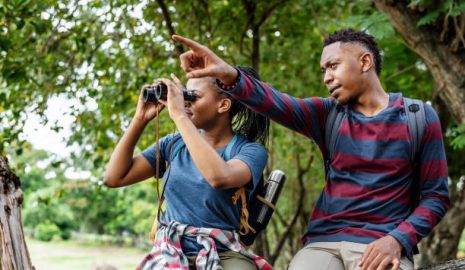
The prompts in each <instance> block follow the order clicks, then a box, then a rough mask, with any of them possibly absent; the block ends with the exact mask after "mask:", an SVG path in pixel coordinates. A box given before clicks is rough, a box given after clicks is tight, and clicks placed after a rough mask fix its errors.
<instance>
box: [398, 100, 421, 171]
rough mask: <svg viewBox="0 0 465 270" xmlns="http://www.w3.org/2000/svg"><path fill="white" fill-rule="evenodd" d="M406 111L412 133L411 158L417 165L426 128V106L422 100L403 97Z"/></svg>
mask: <svg viewBox="0 0 465 270" xmlns="http://www.w3.org/2000/svg"><path fill="white" fill-rule="evenodd" d="M403 100H404V107H405V113H406V115H407V125H408V129H409V133H410V139H411V142H412V147H411V149H410V159H411V160H412V162H413V164H414V165H415V164H416V163H417V162H419V160H418V159H419V158H420V156H419V154H420V150H421V141H422V139H423V133H425V128H426V114H425V106H424V104H423V102H422V101H421V100H418V99H411V98H405V97H404V98H403Z"/></svg>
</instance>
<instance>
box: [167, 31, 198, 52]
mask: <svg viewBox="0 0 465 270" xmlns="http://www.w3.org/2000/svg"><path fill="white" fill-rule="evenodd" d="M171 38H172V39H173V40H174V41H176V42H179V43H181V44H183V45H186V46H187V47H189V48H191V49H192V50H194V51H205V47H204V46H202V45H201V44H200V43H197V42H195V41H193V40H192V39H188V38H185V37H181V36H178V35H172V36H171Z"/></svg>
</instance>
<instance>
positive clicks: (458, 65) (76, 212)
mask: <svg viewBox="0 0 465 270" xmlns="http://www.w3.org/2000/svg"><path fill="white" fill-rule="evenodd" d="M346 27H353V28H356V29H364V30H367V31H368V32H369V33H370V34H372V35H374V36H375V37H376V38H377V40H378V41H379V43H380V46H381V48H382V49H383V60H384V65H383V71H382V73H381V81H382V82H383V84H384V85H383V86H384V87H385V89H386V90H387V91H389V92H402V93H404V94H405V95H407V96H411V97H415V98H420V99H423V100H425V101H426V100H429V101H431V102H432V104H433V106H434V107H435V108H436V109H437V110H438V112H439V115H440V118H441V121H442V124H443V131H444V135H445V138H446V144H447V155H448V163H449V167H450V190H451V195H452V202H453V207H452V209H451V211H450V214H448V216H446V218H445V220H444V225H443V224H441V225H439V226H438V227H437V228H436V229H435V230H434V232H433V233H432V234H431V236H430V237H429V238H428V239H425V240H424V241H423V242H422V244H421V253H422V256H420V257H418V262H419V263H420V264H427V263H430V262H439V261H443V260H446V259H450V258H454V257H455V256H456V254H457V251H458V247H459V240H460V236H461V233H462V231H463V228H464V226H465V216H464V215H463V214H460V213H463V210H465V199H464V190H463V181H464V175H465V170H464V168H465V166H464V165H465V164H464V163H465V161H464V160H463V158H461V155H463V153H464V147H465V135H464V133H465V132H464V131H465V109H464V108H465V106H464V104H465V73H464V72H465V39H464V35H465V3H464V2H463V1H454V0H447V1H428V0H412V1H373V2H370V1H364V0H359V1H327V0H317V1H303V0H294V1H290V0H287V1H286V0H282V1H277V0H268V1H260V0H254V1H252V0H243V1H238V0H232V1H227V0H223V1H208V0H196V1H163V0H157V1H123V0H106V1H105V0H102V1H71V0H63V1H58V2H57V1H49V0H44V1H34V0H29V1H28V0H11V1H2V2H1V4H0V67H1V73H0V131H1V132H0V151H1V152H2V155H7V156H8V157H9V159H10V165H11V166H13V167H14V169H15V171H16V173H17V174H18V176H19V177H20V179H21V181H22V189H23V191H24V193H25V201H24V203H23V204H24V208H23V209H24V211H23V219H24V225H25V226H26V228H28V229H29V230H30V231H31V233H32V232H33V233H34V235H35V237H37V238H40V239H43V240H49V239H51V238H52V237H54V236H55V235H57V236H59V237H61V238H63V239H67V238H69V237H70V232H71V231H80V232H92V233H98V234H111V235H131V236H132V238H133V239H136V240H137V239H138V240H139V242H142V243H144V241H145V239H146V235H147V232H148V231H149V230H150V228H151V223H152V220H153V218H154V214H155V209H156V196H155V193H156V192H155V189H154V184H153V183H150V182H147V183H143V184H138V185H135V186H132V187H127V188H122V189H117V190H111V189H107V188H105V187H103V186H102V181H101V180H102V176H103V172H104V169H105V168H104V166H105V164H106V162H107V161H108V159H109V157H110V154H111V151H112V149H113V148H114V146H115V145H116V143H117V141H118V139H119V138H120V137H121V136H122V134H123V132H124V130H125V129H126V127H127V126H128V123H129V121H130V120H131V118H132V115H133V113H134V111H135V107H136V102H137V98H138V95H139V91H140V88H141V86H142V85H143V84H145V83H149V82H152V81H153V80H154V79H156V78H159V77H167V76H168V75H169V74H170V73H175V74H177V75H179V76H181V77H182V75H183V74H182V71H181V69H180V68H179V62H178V56H179V54H180V53H182V52H183V51H184V50H185V48H183V47H181V46H180V45H179V44H174V43H173V42H171V40H170V35H171V34H174V33H176V34H180V35H184V36H187V37H190V38H192V39H195V40H197V41H199V42H201V43H203V44H205V45H207V46H209V47H210V48H212V49H213V50H215V51H216V52H217V53H218V54H219V55H220V56H221V57H223V58H224V59H226V60H227V61H229V62H230V63H232V64H239V65H249V66H253V67H254V68H255V69H257V70H259V72H260V75H261V77H262V79H263V80H264V81H267V82H269V83H271V84H272V85H273V86H274V87H276V88H277V89H280V90H281V91H284V92H287V93H290V94H292V95H294V96H300V97H307V96H327V91H326V89H325V87H324V85H323V83H322V75H321V72H320V71H319V59H320V54H321V49H322V41H323V38H324V36H325V35H327V34H328V33H330V32H333V31H335V30H338V29H341V28H346ZM57 100H71V101H73V102H72V105H70V107H69V110H68V111H67V112H66V116H67V117H71V118H72V119H73V123H72V125H71V135H70V136H69V137H68V138H66V143H67V145H68V148H66V149H63V153H69V154H68V155H65V157H62V156H57V155H54V154H52V153H48V152H46V151H44V150H37V149H34V147H33V146H32V145H31V144H30V143H29V142H28V141H27V134H25V132H24V126H25V123H26V121H27V119H28V118H30V117H31V115H38V116H39V118H40V121H41V123H42V124H44V125H45V124H48V125H50V126H51V127H52V129H53V130H55V131H57V132H59V131H60V130H63V129H66V127H65V126H63V125H64V124H63V123H62V122H60V121H57V120H51V119H49V118H48V117H47V114H46V111H47V108H50V107H54V106H57V104H56V103H55V102H56V101H57ZM64 116H65V115H64ZM50 121H52V122H50ZM160 123H161V126H160V130H161V134H162V135H166V134H168V133H170V132H173V131H174V125H173V124H172V123H171V122H170V120H169V117H168V116H167V115H166V113H162V116H161V121H160ZM271 132H272V138H271V140H270V142H269V145H268V147H269V150H270V159H269V164H268V171H269V170H270V169H277V168H279V169H281V170H283V171H285V172H286V174H287V177H288V182H287V184H286V186H285V190H284V192H283V194H282V195H281V199H280V201H279V203H278V211H277V213H276V214H275V215H274V217H273V219H272V221H271V222H270V225H269V226H268V228H267V231H266V234H263V235H262V236H261V237H260V239H259V240H258V241H257V243H256V245H255V247H254V250H255V251H256V252H257V253H259V254H263V255H265V256H267V258H268V259H270V260H271V261H273V262H274V263H275V265H276V266H278V267H282V266H284V265H285V264H287V263H288V262H289V260H290V258H291V257H292V255H293V254H295V253H296V252H297V251H298V250H299V249H300V247H301V244H300V236H301V235H302V233H303V232H304V230H305V227H306V223H307V222H306V221H307V219H308V217H309V215H310V213H311V211H312V208H313V206H314V202H315V200H316V198H317V196H318V194H319V192H320V191H321V189H322V187H323V184H324V171H323V166H322V160H321V155H320V154H319V152H318V149H317V148H316V147H315V146H314V145H313V144H311V143H309V141H308V140H305V139H303V137H301V136H300V135H298V134H295V133H293V132H290V131H289V130H286V129H284V128H282V127H280V126H277V125H273V127H272V131H271ZM47 139H48V138H43V140H47ZM154 140H155V128H154V123H151V124H150V125H149V126H148V127H147V128H146V131H145V133H144V136H143V137H142V138H141V141H140V143H139V144H138V149H137V151H138V152H139V151H140V150H142V149H144V148H145V147H147V146H149V145H150V144H152V143H153V142H154ZM69 168H74V169H75V170H77V171H85V172H88V173H87V174H82V175H85V176H84V177H83V176H81V177H78V178H79V179H69V177H67V176H66V171H67V170H68V169H69ZM145 243H147V242H146V241H145ZM135 244H136V242H134V245H135Z"/></svg>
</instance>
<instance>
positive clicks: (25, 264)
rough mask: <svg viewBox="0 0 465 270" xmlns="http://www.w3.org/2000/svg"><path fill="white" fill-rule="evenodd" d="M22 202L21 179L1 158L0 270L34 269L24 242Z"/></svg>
mask: <svg viewBox="0 0 465 270" xmlns="http://www.w3.org/2000/svg"><path fill="white" fill-rule="evenodd" d="M22 201H23V193H22V191H21V189H20V181H19V178H18V177H17V176H16V175H15V174H14V173H13V172H12V171H11V170H10V168H9V167H8V160H7V159H6V157H3V156H0V270H29V269H34V267H33V266H32V265H31V260H30V258H29V252H28V250H27V247H26V242H25V241H24V233H23V226H22V223H21V203H22Z"/></svg>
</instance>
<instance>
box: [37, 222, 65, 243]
mask: <svg viewBox="0 0 465 270" xmlns="http://www.w3.org/2000/svg"><path fill="white" fill-rule="evenodd" d="M35 230H36V232H35V234H34V236H35V237H36V238H37V239H39V240H41V241H46V242H48V241H50V240H52V238H53V237H54V236H55V235H59V234H60V228H58V226H57V225H56V224H54V223H50V222H45V223H40V224H39V225H37V226H36V227H35Z"/></svg>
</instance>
